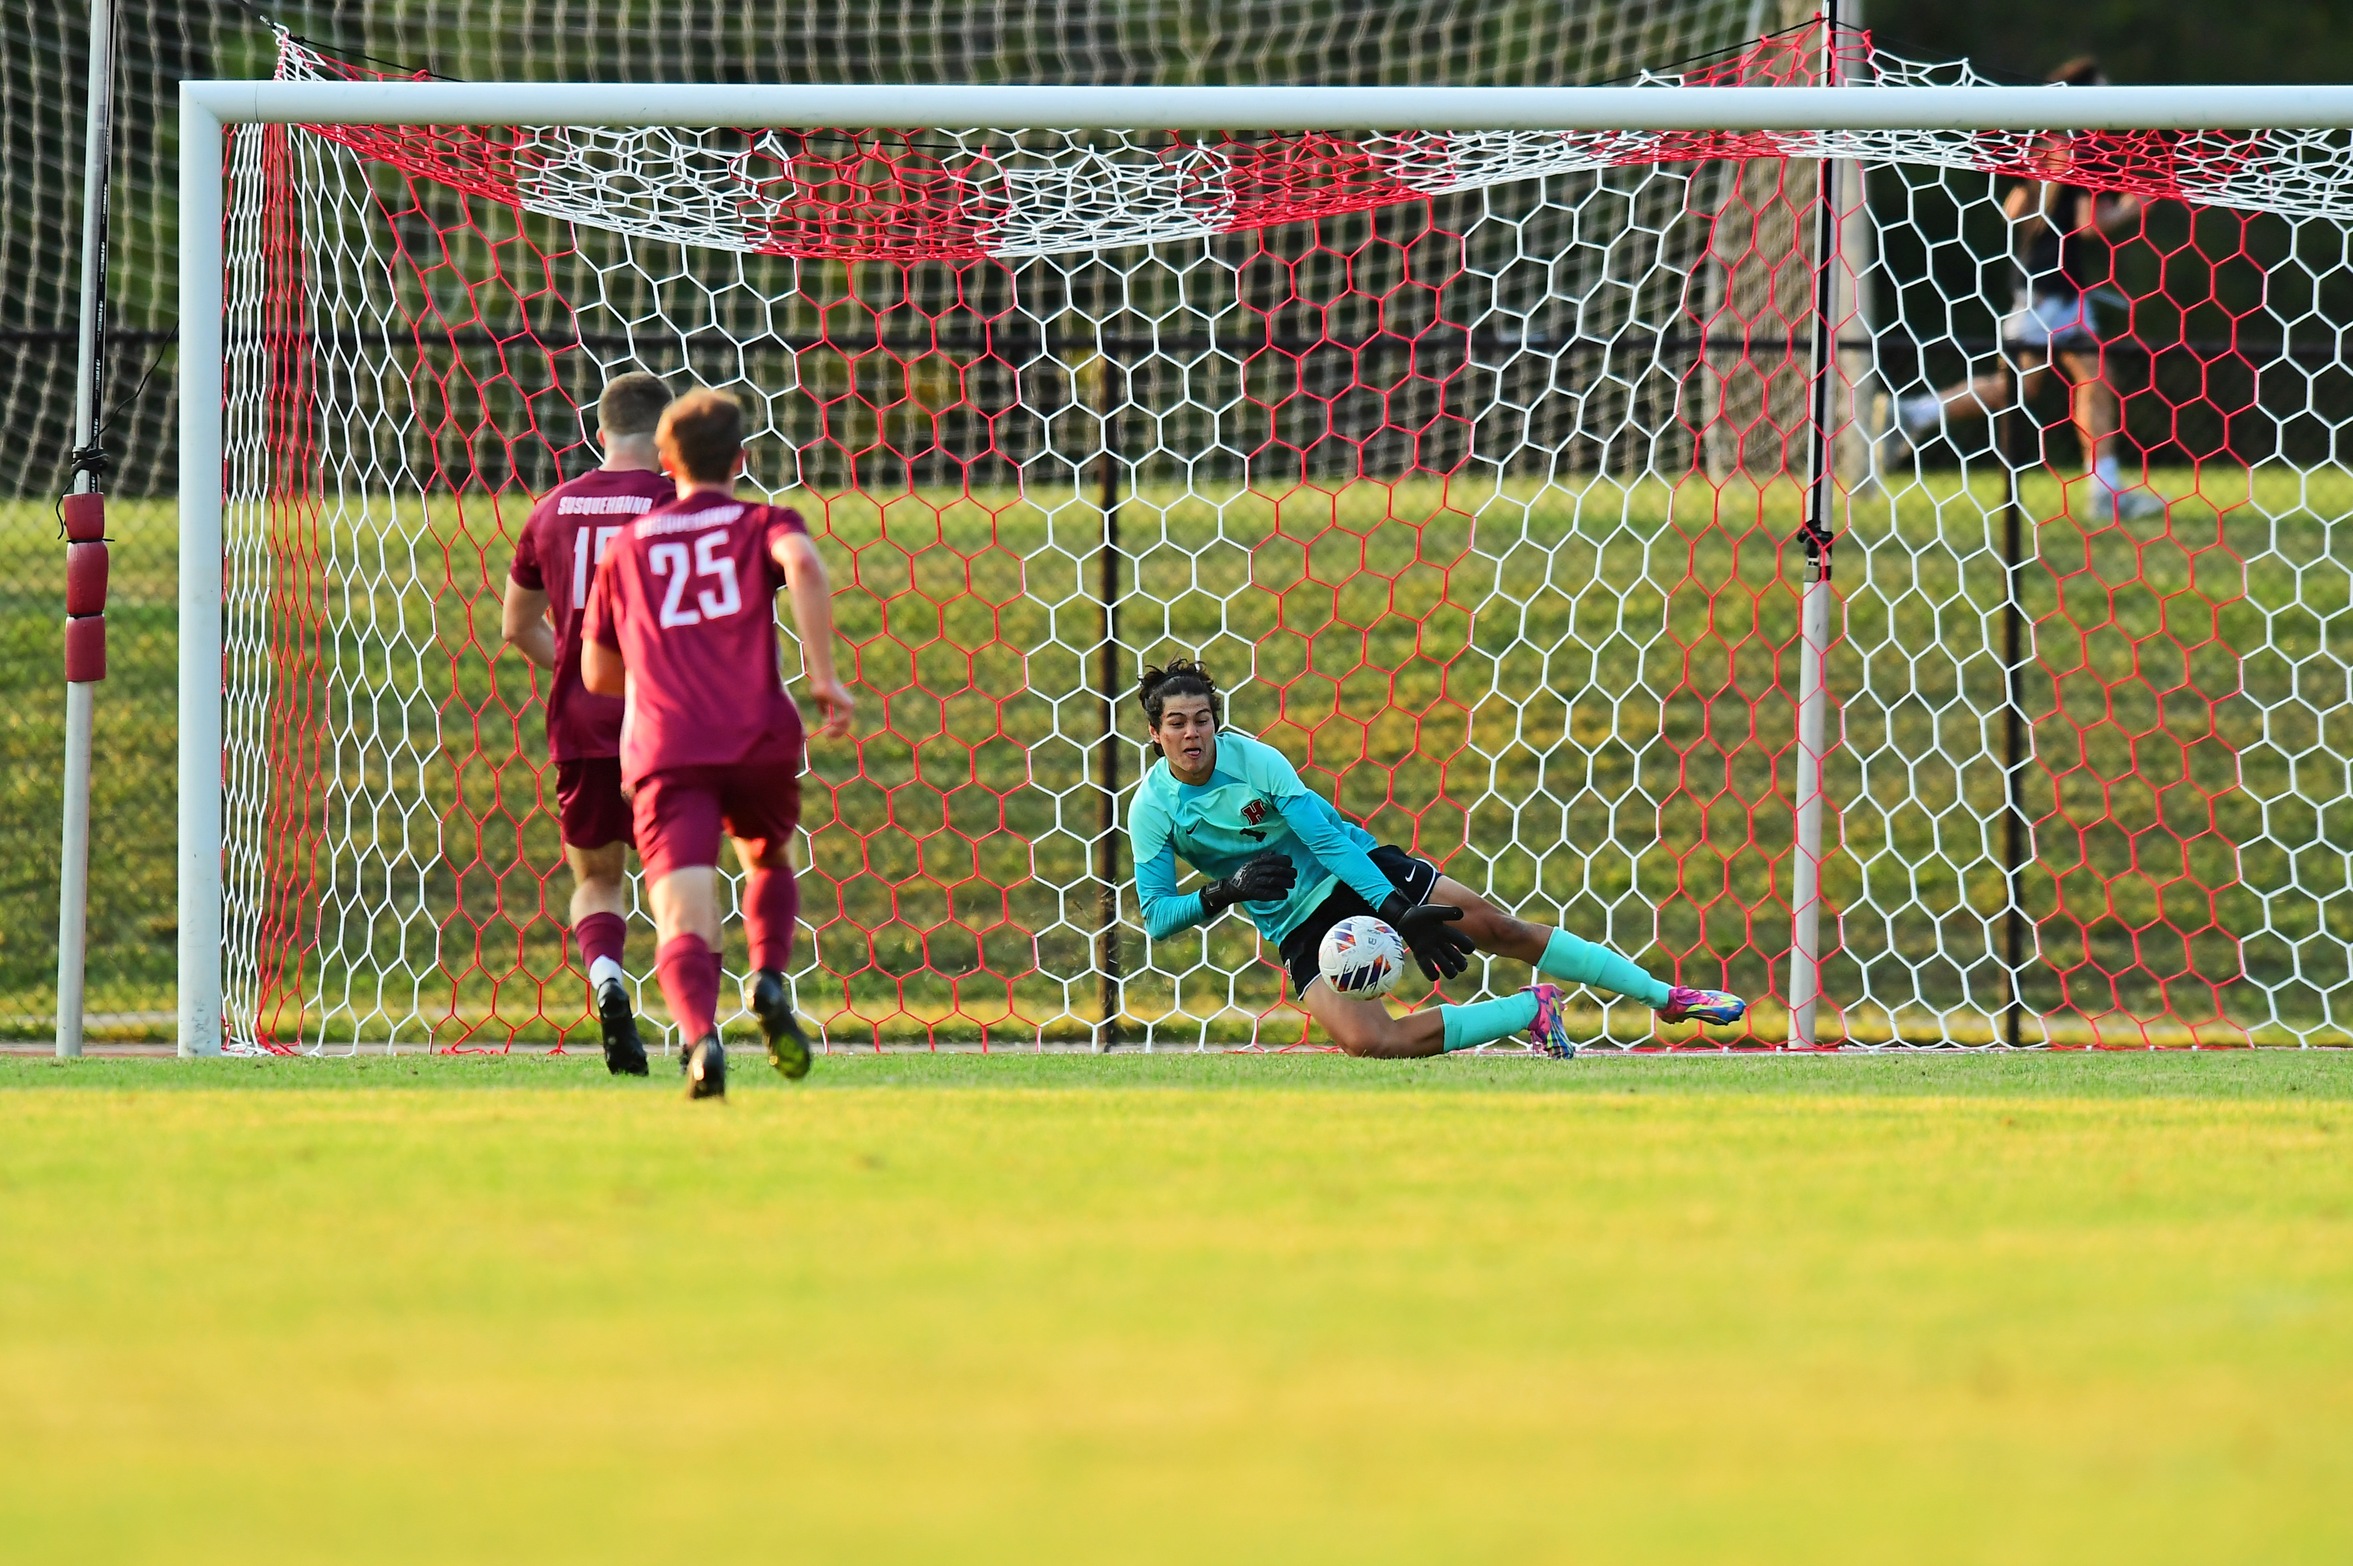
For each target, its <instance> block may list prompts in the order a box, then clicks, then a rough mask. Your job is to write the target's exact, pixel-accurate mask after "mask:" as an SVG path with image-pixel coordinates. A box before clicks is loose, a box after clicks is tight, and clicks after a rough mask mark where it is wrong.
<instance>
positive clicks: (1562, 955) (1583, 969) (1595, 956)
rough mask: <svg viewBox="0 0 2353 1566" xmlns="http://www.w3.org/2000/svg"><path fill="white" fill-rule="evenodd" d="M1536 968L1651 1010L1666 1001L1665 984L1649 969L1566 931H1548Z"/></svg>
mask: <svg viewBox="0 0 2353 1566" xmlns="http://www.w3.org/2000/svg"><path fill="white" fill-rule="evenodd" d="M1536 971H1537V972H1538V973H1541V974H1546V975H1548V976H1550V977H1552V978H1555V979H1567V980H1568V981H1569V982H1571V983H1572V984H1589V985H1591V986H1592V987H1593V988H1595V989H1597V990H1607V991H1609V992H1610V993H1611V994H1612V995H1624V996H1628V997H1630V998H1632V999H1634V1000H1638V1001H1640V1002H1642V1004H1643V1005H1645V1006H1648V1007H1650V1008H1651V1009H1652V1010H1653V1011H1656V1010H1657V1009H1658V1008H1659V1007H1661V1006H1664V1005H1665V1004H1666V1003H1667V986H1666V985H1664V984H1661V983H1660V982H1659V981H1658V980H1656V979H1654V978H1652V977H1651V976H1650V970H1649V969H1647V968H1645V967H1643V966H1642V965H1641V964H1640V963H1638V962H1634V961H1631V960H1629V959H1627V958H1624V957H1621V956H1619V955H1618V954H1617V953H1616V952H1613V951H1611V950H1610V949H1609V948H1608V947H1606V946H1596V945H1594V944H1593V943H1592V942H1591V941H1588V940H1582V939H1580V938H1579V937H1577V936H1574V935H1571V934H1570V933H1569V932H1568V931H1566V930H1555V931H1553V932H1552V939H1551V940H1549V941H1547V942H1545V943H1544V955H1543V956H1542V957H1539V958H1538V959H1537V960H1536Z"/></svg>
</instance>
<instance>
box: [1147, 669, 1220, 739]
mask: <svg viewBox="0 0 2353 1566" xmlns="http://www.w3.org/2000/svg"><path fill="white" fill-rule="evenodd" d="M1171 696H1206V697H1208V698H1209V720H1210V722H1212V723H1214V724H1216V725H1217V726H1218V727H1219V728H1221V729H1222V728H1224V727H1225V721H1226V712H1225V698H1223V697H1222V696H1220V695H1218V693H1217V676H1215V675H1213V674H1211V673H1210V672H1209V668H1208V666H1207V665H1206V664H1203V663H1202V662H1200V661H1199V660H1198V659H1194V658H1171V659H1169V660H1168V662H1167V663H1165V664H1163V665H1161V666H1160V667H1159V668H1156V669H1146V670H1145V671H1144V675H1143V678H1142V679H1139V680H1138V681H1136V700H1137V702H1138V703H1140V704H1141V705H1142V706H1143V709H1144V721H1145V722H1147V723H1149V724H1151V725H1152V727H1154V728H1158V727H1160V709H1161V708H1162V706H1164V705H1165V704H1166V703H1167V701H1168V698H1170V697H1171Z"/></svg>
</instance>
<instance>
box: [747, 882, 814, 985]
mask: <svg viewBox="0 0 2353 1566" xmlns="http://www.w3.org/2000/svg"><path fill="white" fill-rule="evenodd" d="M800 917H801V884H800V882H799V881H797V880H795V879H794V878H793V873H792V867H791V866H790V865H787V866H785V867H783V868H782V869H778V870H754V871H753V872H752V874H751V885H749V886H748V887H746V888H744V899H743V933H744V938H745V939H746V941H748V942H749V943H750V945H751V948H752V966H753V967H754V968H773V969H775V970H776V971H777V972H778V973H782V972H783V971H784V969H785V966H786V964H788V963H790V962H791V961H792V954H793V926H794V925H796V924H798V923H799V922H800Z"/></svg>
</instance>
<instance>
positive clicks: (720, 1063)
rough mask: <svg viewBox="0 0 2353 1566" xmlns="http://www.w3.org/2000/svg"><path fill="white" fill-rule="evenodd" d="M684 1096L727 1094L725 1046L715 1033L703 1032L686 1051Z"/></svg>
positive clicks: (723, 1095) (704, 1096) (719, 1095)
mask: <svg viewBox="0 0 2353 1566" xmlns="http://www.w3.org/2000/svg"><path fill="white" fill-rule="evenodd" d="M686 1096H687V1097H688V1098H725V1097H726V1096H727V1046H726V1045H725V1044H722V1043H720V1042H719V1035H718V1034H716V1033H706V1034H704V1035H703V1036H702V1037H701V1038H699V1039H697V1040H695V1042H694V1046H693V1047H692V1048H690V1049H689V1050H687V1052H686Z"/></svg>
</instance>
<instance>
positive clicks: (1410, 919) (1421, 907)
mask: <svg viewBox="0 0 2353 1566" xmlns="http://www.w3.org/2000/svg"><path fill="white" fill-rule="evenodd" d="M1381 917H1382V918H1384V919H1386V920H1388V921H1389V923H1390V925H1391V926H1392V927H1394V928H1395V929H1396V931H1397V937H1398V939H1399V940H1402V941H1403V942H1405V947H1406V950H1408V951H1410V952H1412V953H1413V960H1414V961H1415V962H1417V963H1419V964H1421V969H1422V977H1423V978H1425V979H1429V980H1431V981H1433V982H1435V981H1436V980H1438V979H1440V978H1447V979H1453V978H1459V977H1460V976H1461V975H1462V971H1463V970H1464V969H1465V968H1468V967H1469V966H1470V965H1471V953H1473V952H1475V951H1477V950H1478V948H1477V947H1476V946H1473V945H1472V944H1471V943H1470V941H1469V939H1468V938H1466V937H1465V936H1464V935H1463V933H1462V932H1461V931H1459V930H1452V929H1449V928H1447V926H1449V925H1451V924H1453V923H1454V921H1455V920H1457V919H1460V918H1461V917H1462V910H1461V909H1460V908H1457V907H1455V906H1454V905H1453V904H1452V903H1418V904H1417V903H1408V902H1407V901H1406V900H1405V894H1404V893H1403V892H1391V893H1390V894H1389V895H1388V896H1387V897H1386V898H1385V899H1383V900H1382V903H1381Z"/></svg>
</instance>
